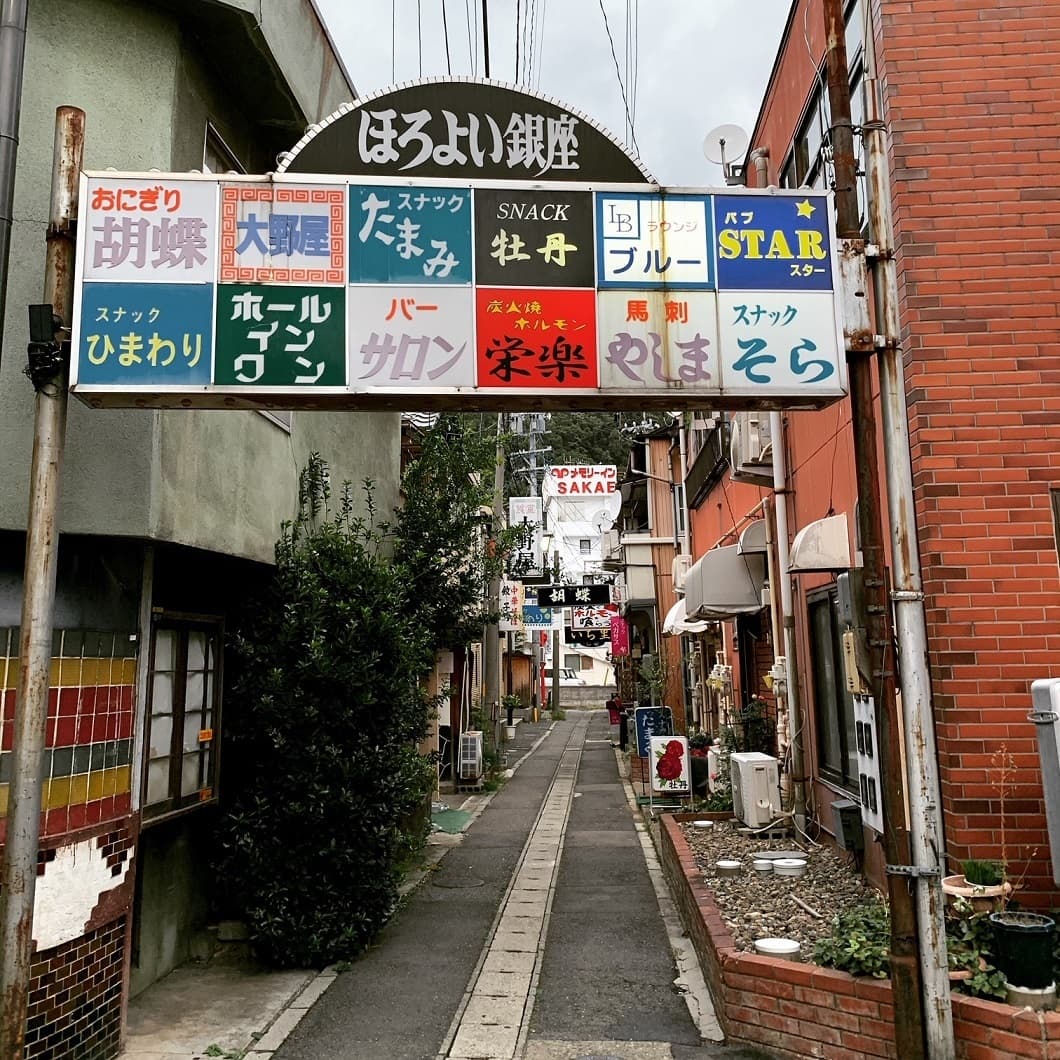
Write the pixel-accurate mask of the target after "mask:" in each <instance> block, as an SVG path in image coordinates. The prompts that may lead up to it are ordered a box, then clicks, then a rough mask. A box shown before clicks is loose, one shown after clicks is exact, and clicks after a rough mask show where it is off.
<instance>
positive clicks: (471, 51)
mask: <svg viewBox="0 0 1060 1060" xmlns="http://www.w3.org/2000/svg"><path fill="white" fill-rule="evenodd" d="M464 19H465V21H466V22H467V65H468V69H469V70H470V71H471V76H472V77H474V76H475V69H476V67H475V48H473V47H472V45H471V0H464Z"/></svg>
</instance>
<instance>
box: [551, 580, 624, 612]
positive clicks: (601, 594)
mask: <svg viewBox="0 0 1060 1060" xmlns="http://www.w3.org/2000/svg"><path fill="white" fill-rule="evenodd" d="M537 601H538V603H539V604H541V605H542V606H543V607H575V606H577V605H579V604H609V603H610V602H611V586H610V584H607V583H603V584H599V585H539V586H538V587H537Z"/></svg>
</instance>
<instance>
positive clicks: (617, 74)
mask: <svg viewBox="0 0 1060 1060" xmlns="http://www.w3.org/2000/svg"><path fill="white" fill-rule="evenodd" d="M598 2H599V4H600V14H601V15H603V16H604V29H605V30H606V31H607V39H608V42H609V43H610V45H611V58H612V59H613V60H614V63H615V77H616V78H618V90H619V92H621V93H622V106H623V107H625V109H626V121H627V122H629V135H630V139H631V140H632V141H633V147H634V149H635V150H636V152H637V154H638V155H639V154H640V147H639V146H638V144H637V134H636V132H635V130H634V129H633V119H632V117H630V113H629V100H628V99H626V86H625V85H624V84H623V83H622V71H621V70H619V68H618V56H617V55H616V54H615V38H614V37H612V36H611V25H610V23H609V22H608V21H607V11H606V10H604V0H598Z"/></svg>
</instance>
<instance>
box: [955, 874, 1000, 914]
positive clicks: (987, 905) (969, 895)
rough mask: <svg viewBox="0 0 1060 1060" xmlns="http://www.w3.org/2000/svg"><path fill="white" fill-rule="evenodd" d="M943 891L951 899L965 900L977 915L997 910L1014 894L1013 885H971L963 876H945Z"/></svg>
mask: <svg viewBox="0 0 1060 1060" xmlns="http://www.w3.org/2000/svg"><path fill="white" fill-rule="evenodd" d="M942 890H943V892H944V893H945V894H948V895H949V896H950V897H951V898H964V899H966V900H967V901H968V902H969V903H971V906H972V908H973V909H974V910H975V911H976V912H977V913H988V912H990V911H991V910H994V909H997V908H998V906H999V905H1001V903H1002V902H1003V901H1004V900H1005V899H1006V898H1008V896H1009V895H1010V894H1011V893H1012V884H1011V883H1009V882H1008V881H1007V880H1006V881H1005V882H1004V883H997V884H990V883H969V882H968V881H967V880H966V879H965V878H964V876H963V874H959V875H956V876H943V878H942Z"/></svg>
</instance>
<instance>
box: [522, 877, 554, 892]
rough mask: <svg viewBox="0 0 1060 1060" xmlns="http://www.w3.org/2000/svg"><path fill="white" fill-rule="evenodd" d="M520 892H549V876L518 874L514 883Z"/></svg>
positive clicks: (550, 884) (550, 883) (550, 886)
mask: <svg viewBox="0 0 1060 1060" xmlns="http://www.w3.org/2000/svg"><path fill="white" fill-rule="evenodd" d="M515 886H516V887H518V888H519V890H520V891H549V890H551V889H552V877H551V876H524V875H522V874H521V873H520V875H519V876H518V878H517V879H516V881H515Z"/></svg>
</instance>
